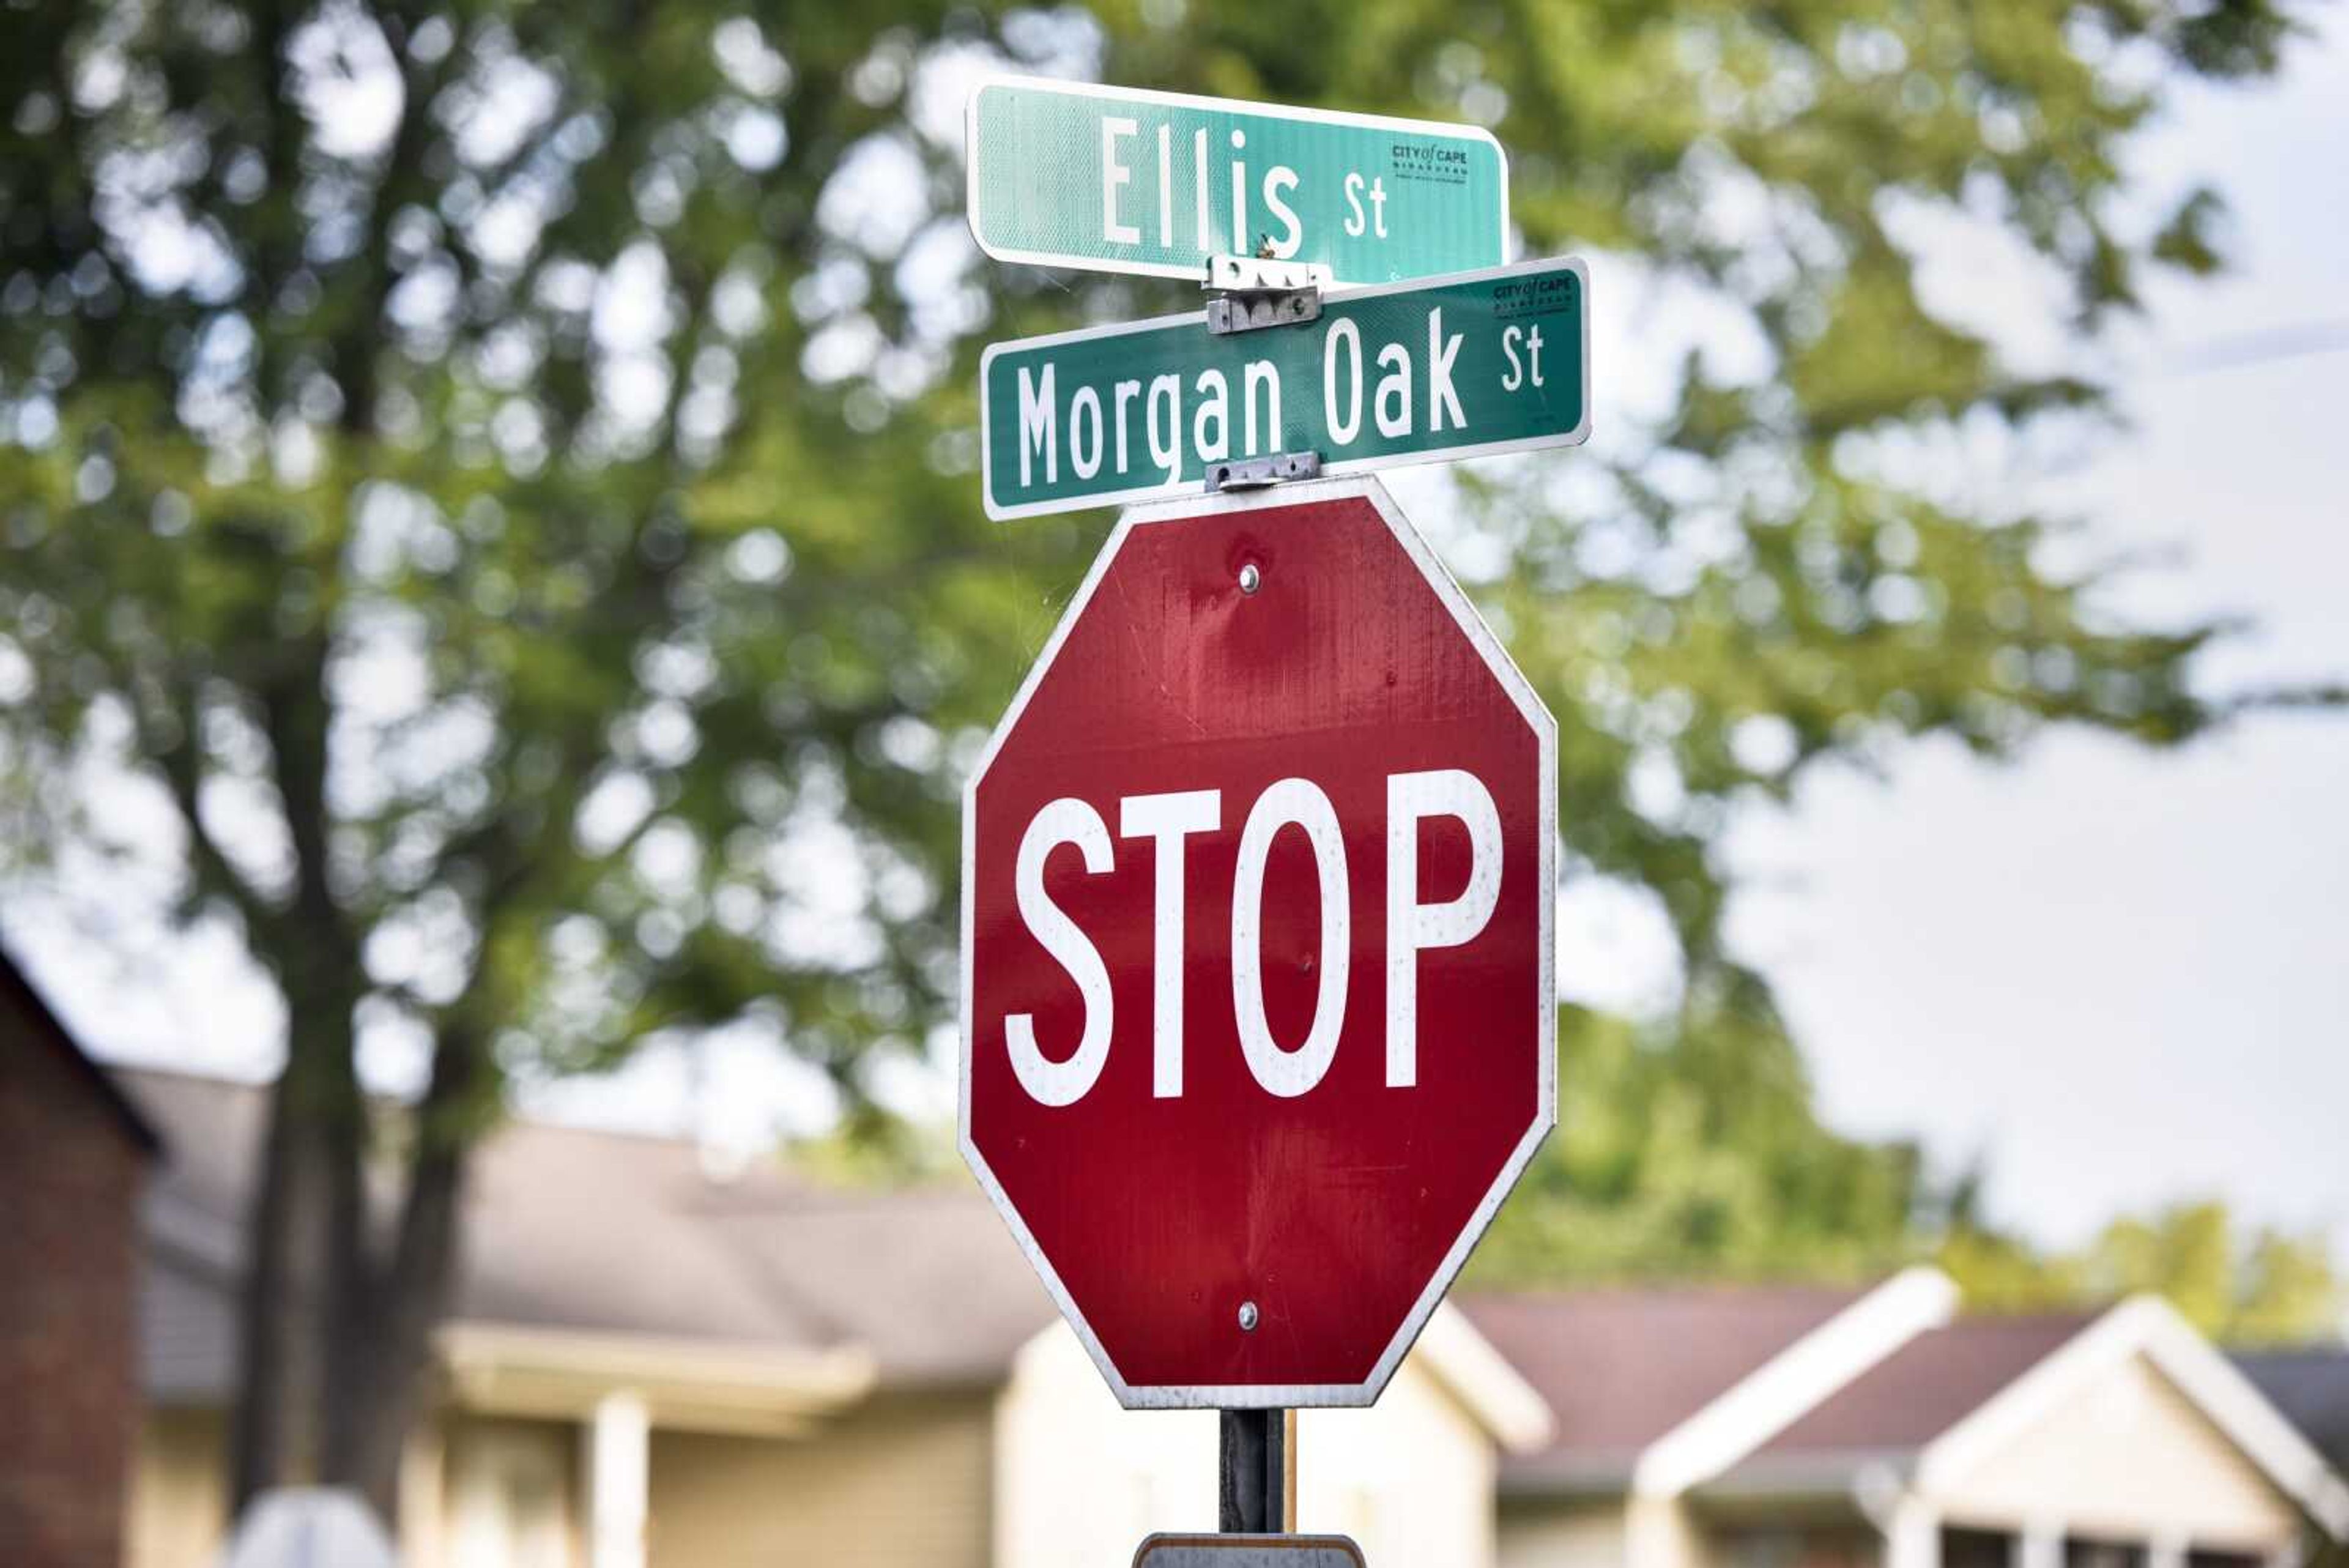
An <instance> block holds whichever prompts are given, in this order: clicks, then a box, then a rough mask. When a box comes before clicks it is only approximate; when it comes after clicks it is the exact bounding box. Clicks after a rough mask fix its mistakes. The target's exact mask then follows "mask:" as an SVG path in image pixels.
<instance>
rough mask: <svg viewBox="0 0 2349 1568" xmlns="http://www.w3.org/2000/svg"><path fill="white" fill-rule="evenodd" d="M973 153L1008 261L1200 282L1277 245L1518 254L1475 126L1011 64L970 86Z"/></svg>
mask: <svg viewBox="0 0 2349 1568" xmlns="http://www.w3.org/2000/svg"><path fill="white" fill-rule="evenodd" d="M968 162H969V179H970V185H969V212H970V232H971V234H973V235H974V236H975V237H976V238H977V239H978V244H979V248H980V249H981V250H984V251H985V252H987V254H989V255H991V256H994V257H996V258H998V259H999V260H1002V261H1012V262H1032V263H1035V264H1037V265H1042V266H1063V267H1082V268H1086V269H1089V270H1092V271H1096V272H1124V273H1146V274H1150V275H1154V276H1159V277H1188V278H1203V277H1204V276H1205V275H1206V269H1207V262H1208V259H1209V258H1210V257H1212V256H1217V255H1242V256H1247V255H1256V254H1258V253H1259V251H1260V249H1262V248H1263V247H1266V246H1269V247H1270V251H1271V254H1272V255H1273V256H1274V257H1275V258H1277V259H1278V260H1282V261H1293V262H1306V263H1319V264H1320V265H1326V266H1327V267H1329V268H1330V276H1331V278H1332V280H1333V281H1335V282H1337V283H1340V284H1371V283H1392V282H1397V281H1400V280H1401V279H1403V278H1412V277H1430V276H1433V275H1437V274H1440V273H1451V272H1464V271H1466V270H1468V269H1469V268H1471V267H1480V266H1495V265H1499V264H1500V263H1501V262H1502V261H1504V260H1506V256H1507V250H1506V246H1507V243H1508V232H1509V180H1508V161H1507V159H1506V157H1505V156H1504V155H1503V154H1502V151H1501V145H1500V143H1499V142H1497V141H1495V140H1493V138H1492V137H1491V135H1490V134H1488V133H1487V132H1485V131H1483V130H1478V129H1476V128H1475V127H1474V126H1467V125H1440V124H1436V123H1434V122H1433V121H1430V120H1419V119H1385V118H1383V117H1381V116H1378V115H1369V114H1330V113H1326V112H1324V111H1322V110H1319V109H1284V108H1281V107H1279V106H1278V105H1273V104H1257V103H1242V102H1238V101H1236V100H1233V99H1218V98H1189V97H1185V96H1183V95H1181V94H1178V93H1164V92H1139V91H1135V90H1133V89H1132V88H1111V87H1095V86H1091V85H1088V84H1084V83H1078V82H1058V81H1040V80H1036V79H1033V78H1003V79H998V80H993V81H988V82H984V83H981V84H980V86H979V87H978V89H977V90H976V91H974V92H973V93H972V94H971V97H970V109H969V124H968Z"/></svg>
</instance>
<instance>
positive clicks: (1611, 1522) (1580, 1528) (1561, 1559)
mask: <svg viewBox="0 0 2349 1568" xmlns="http://www.w3.org/2000/svg"><path fill="white" fill-rule="evenodd" d="M1627 1552H1628V1547H1627V1545H1626V1542H1625V1540H1624V1531H1623V1505H1622V1504H1621V1503H1620V1502H1615V1501H1608V1502H1587V1501H1547V1500H1544V1501H1523V1502H1506V1503H1504V1504H1503V1505H1502V1509H1501V1521H1500V1536H1499V1550H1498V1557H1497V1563H1498V1568H1624V1559H1625V1556H1626V1553H1627Z"/></svg>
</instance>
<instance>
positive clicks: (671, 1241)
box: [122, 1071, 1548, 1448]
mask: <svg viewBox="0 0 2349 1568" xmlns="http://www.w3.org/2000/svg"><path fill="white" fill-rule="evenodd" d="M122 1078H123V1082H124V1085H125V1086H126V1087H127V1088H128V1090H129V1092H130V1093H131V1094H132V1095H133V1096H136V1097H137V1098H138V1099H139V1101H140V1103H141V1104H142V1105H144V1106H147V1107H148V1108H149V1110H150V1113H151V1114H152V1115H153V1116H154V1117H155V1119H156V1120H157V1121H158V1122H159V1123H160V1125H161V1126H163V1127H164V1128H165V1129H166V1130H167V1132H168V1134H169V1136H170V1137H171V1138H172V1140H173V1142H174V1144H175V1145H176V1146H177V1147H183V1148H185V1149H187V1150H188V1151H189V1158H186V1159H184V1160H181V1161H176V1162H175V1163H174V1165H173V1167H172V1168H171V1169H170V1170H169V1171H167V1172H165V1173H164V1175H163V1179H161V1180H160V1181H158V1182H156V1183H154V1184H152V1186H151V1188H150V1194H149V1199H148V1204H147V1210H146V1219H147V1232H148V1262H149V1267H148V1273H147V1281H146V1286H145V1292H144V1298H143V1300H142V1302H141V1303H140V1309H141V1314H142V1317H143V1320H144V1329H145V1332H144V1334H143V1339H144V1343H145V1345H146V1386H147V1388H148V1390H149V1393H150V1397H155V1398H157V1399H160V1400H163V1401H166V1402H171V1403H180V1404H209V1403H217V1402H219V1401H221V1400H222V1399H224V1398H225V1397H227V1395H228V1393H229V1391H230V1389H231V1388H232V1387H233V1385H234V1381H235V1368H236V1352H235V1347H236V1343H237V1340H236V1333H235V1310H234V1302H235V1292H236V1288H237V1282H238V1280H239V1279H240V1277H241V1274H242V1270H243V1231H244V1215H245V1214H246V1212H247V1211H248V1209H249V1207H250V1203H249V1199H250V1194H251V1190H252V1182H253V1180H254V1165H255V1156H256V1152H257V1151H258V1149H259V1147H261V1136H262V1131H263V1123H264V1113H265V1110H266V1100H267V1096H266V1095H265V1093H264V1089H263V1088H262V1087H261V1086H259V1085H247V1084H235V1083H228V1082H223V1081H222V1080H219V1079H213V1078H203V1077H192V1076H187V1075H179V1074H171V1073H157V1072H145V1071H138V1072H125V1073H124V1074H123V1075H122ZM377 1199H378V1202H380V1203H382V1204H384V1205H386V1206H387V1207H388V1204H389V1203H390V1201H391V1199H392V1194H391V1192H390V1191H389V1190H388V1189H385V1190H383V1191H380V1192H378V1194H377ZM461 1233H462V1247H463V1252H462V1256H461V1258H460V1265H459V1270H458V1281H457V1299H456V1303H455V1308H454V1311H453V1312H452V1314H451V1323H452V1327H453V1328H454V1329H456V1330H458V1331H459V1337H460V1340H461V1346H460V1359H463V1360H465V1361H466V1362H467V1363H468V1364H469V1365H468V1366H467V1367H466V1368H463V1369H460V1370H467V1371H471V1370H472V1368H471V1362H472V1361H473V1360H474V1359H475V1358H477V1357H481V1356H487V1357H492V1358H502V1360H503V1361H504V1363H505V1370H506V1372H507V1373H508V1374H510V1375H511V1376H510V1377H509V1381H510V1382H511V1383H512V1385H513V1386H514V1387H516V1388H523V1387H524V1386H526V1385H528V1386H533V1387H535V1388H539V1389H543V1386H544V1382H543V1380H544V1378H545V1376H547V1375H548V1374H549V1372H550V1369H552V1368H556V1367H558V1364H559V1366H568V1367H572V1368H574V1369H575V1368H578V1367H583V1366H588V1365H589V1364H591V1363H592V1364H594V1365H595V1366H613V1365H616V1364H618V1363H620V1362H625V1363H626V1365H628V1366H631V1367H633V1368H636V1369H637V1370H639V1371H642V1370H645V1369H646V1367H647V1360H646V1357H647V1355H654V1356H656V1358H657V1360H658V1362H659V1366H660V1368H662V1369H665V1370H666V1372H667V1373H668V1374H670V1375H673V1380H679V1381H691V1380H694V1379H699V1380H701V1381H703V1382H705V1383H707V1382H709V1381H713V1380H714V1381H719V1382H723V1381H728V1380H736V1381H739V1380H740V1378H741V1377H742V1376H747V1374H748V1369H749V1368H750V1367H752V1366H760V1367H764V1368H768V1369H776V1368H778V1367H781V1368H783V1369H784V1370H785V1371H786V1372H788V1369H789V1368H790V1367H792V1366H797V1367H798V1368H800V1369H801V1370H802V1372H803V1373H804V1374H805V1376H806V1379H807V1380H808V1382H809V1383H810V1385H811V1386H823V1387H824V1388H829V1389H833V1390H834V1391H837V1390H839V1389H841V1388H844V1387H848V1386H851V1385H854V1384H856V1383H857V1377H856V1376H849V1374H848V1370H847V1369H849V1368H851V1367H856V1368H862V1369H863V1371H862V1373H861V1376H862V1377H863V1378H864V1382H866V1383H877V1384H878V1385H880V1386H886V1387H895V1388H901V1389H902V1388H913V1387H945V1386H985V1385H990V1384H994V1383H999V1382H1000V1381H1002V1380H1003V1378H1004V1377H1005V1376H1008V1375H1009V1370H1010V1367H1011V1365H1012V1361H1013V1357H1014V1355H1015V1354H1016V1353H1017V1352H1018V1351H1019V1349H1020V1347H1021V1346H1023V1345H1026V1344H1027V1343H1028V1342H1029V1341H1030V1340H1031V1339H1033V1338H1034V1337H1035V1336H1036V1335H1037V1334H1039V1333H1040V1332H1041V1331H1043V1330H1044V1329H1046V1328H1047V1327H1049V1326H1050V1325H1051V1324H1053V1323H1054V1322H1055V1321H1056V1320H1057V1314H1056V1313H1055V1311H1054V1309H1053V1306H1052V1303H1051V1300H1050V1297H1049V1296H1048V1295H1046V1293H1045V1292H1044V1289H1043V1287H1042V1285H1041V1284H1040V1282H1038V1281H1037V1278H1036V1275H1035V1273H1034V1272H1033V1270H1032V1269H1030V1266H1029V1263H1028V1261H1027V1259H1026V1258H1024V1257H1023V1256H1021V1254H1020V1252H1019V1248H1018V1246H1017V1245H1016V1244H1015V1243H1014V1242H1013V1241H1012V1240H1011V1237H1010V1234H1009V1231H1006V1230H1005V1228H1004V1226H1003V1222H1002V1220H1000V1219H999V1217H998V1216H997V1214H996V1212H995V1210H994V1208H993V1207H992V1205H990V1204H989V1203H988V1200H987V1199H986V1198H985V1196H984V1195H982V1194H981V1193H980V1192H979V1191H978V1189H977V1188H976V1187H974V1186H970V1185H968V1184H967V1183H965V1182H962V1181H955V1182H952V1183H946V1184H940V1185H936V1186H933V1187H928V1188H923V1189H914V1190H910V1191H907V1190H897V1191H891V1192H863V1191H842V1190H839V1189H833V1188H829V1187H824V1186H821V1185H818V1184H814V1183H811V1182H808V1181H806V1180H803V1179H798V1178H795V1177H793V1176H792V1175H791V1174H790V1173H789V1172H787V1171H785V1170H783V1169H781V1168H779V1167H777V1166H774V1165H772V1164H760V1163H754V1164H752V1165H750V1167H748V1168H743V1169H741V1170H740V1171H732V1172H730V1171H726V1170H723V1169H720V1168H714V1167H713V1166H712V1165H711V1164H710V1162H709V1161H708V1160H707V1159H706V1158H704V1156H703V1154H702V1153H701V1151H700V1150H699V1149H698V1148H697V1147H696V1146H695V1145H694V1144H692V1143H690V1142H688V1141H686V1140H681V1139H676V1138H662V1137H638V1136H631V1135H625V1134H613V1133H605V1132H595V1131H589V1130H585V1129H581V1128H575V1127H555V1126H549V1125H546V1124H543V1123H536V1122H530V1121H514V1122H510V1123H508V1124H506V1125H505V1126H504V1127H501V1128H500V1129H499V1131H498V1132H497V1134H496V1135H495V1136H494V1137H491V1138H490V1139H489V1140H487V1141H486V1142H485V1143H484V1144H483V1145H482V1146H481V1148H480V1149H479V1151H478V1152H477V1154H476V1156H475V1158H474V1161H473V1165H472V1168H471V1178H470V1180H469V1183H468V1186H467V1190H466V1195H465V1217H464V1226H463V1229H462V1232H461ZM1420 1351H1421V1354H1422V1357H1423V1360H1424V1362H1425V1363H1426V1365H1427V1366H1428V1368H1429V1370H1430V1371H1431V1373H1433V1375H1434V1376H1437V1377H1438V1378H1440V1379H1441V1380H1443V1381H1444V1384H1445V1385H1446V1386H1449V1387H1450V1388H1451V1389H1452V1391H1453V1392H1454V1395H1455V1396H1456V1397H1459V1398H1460V1400H1461V1402H1462V1403H1463V1405H1464V1407H1467V1408H1468V1409H1469V1411H1470V1412H1471V1413H1472V1415H1474V1416H1475V1418H1477V1419H1478V1420H1479V1421H1480V1422H1482V1423H1483V1424H1484V1425H1485V1427H1486V1428H1488V1429H1489V1430H1491V1431H1492V1432H1493V1434H1494V1435H1495V1438H1498V1439H1499V1440H1500V1441H1501V1443H1502V1444H1503V1446H1504V1447H1509V1448H1516V1447H1523V1446H1526V1444H1529V1443H1533V1442H1538V1441H1540V1440H1541V1439H1542V1438H1543V1437H1545V1436H1546V1435H1547V1425H1548V1423H1547V1411H1545V1410H1544V1409H1542V1407H1541V1402H1540V1400H1539V1398H1538V1397H1537V1396H1536V1395H1535V1393H1534V1392H1533V1391H1532V1390H1531V1389H1529V1388H1526V1386H1524V1385H1523V1384H1522V1383H1521V1382H1520V1381H1519V1380H1518V1378H1517V1376H1516V1372H1515V1371H1514V1370H1513V1369H1512V1368H1511V1367H1509V1366H1507V1365H1506V1362H1504V1361H1503V1360H1502V1358H1500V1357H1498V1356H1496V1355H1494V1353H1493V1352H1492V1350H1491V1348H1490V1347H1489V1346H1488V1345H1486V1344H1485V1341H1484V1340H1483V1339H1482V1338H1481V1337H1480V1336H1479V1335H1478V1334H1476V1332H1475V1329H1474V1328H1473V1327H1471V1326H1470V1325H1469V1324H1467V1323H1465V1322H1464V1321H1461V1322H1456V1323H1455V1322H1454V1320H1453V1317H1452V1314H1440V1316H1439V1321H1438V1322H1437V1323H1433V1324H1430V1327H1429V1330H1428V1332H1427V1333H1426V1334H1424V1335H1423V1338H1422V1340H1421V1343H1420ZM730 1358H731V1359H730ZM779 1375H781V1374H779ZM531 1379H538V1380H539V1381H538V1382H537V1383H536V1384H534V1385H533V1384H530V1380H531ZM859 1386H861V1385H859ZM516 1397H524V1396H523V1395H517V1396H516Z"/></svg>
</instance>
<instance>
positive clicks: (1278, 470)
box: [1206, 452, 1321, 495]
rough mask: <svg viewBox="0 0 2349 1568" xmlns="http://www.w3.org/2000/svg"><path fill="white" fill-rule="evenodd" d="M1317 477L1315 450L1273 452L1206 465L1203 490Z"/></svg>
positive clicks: (1260, 486) (1318, 456)
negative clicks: (1268, 454)
mask: <svg viewBox="0 0 2349 1568" xmlns="http://www.w3.org/2000/svg"><path fill="white" fill-rule="evenodd" d="M1320 477H1321V454H1320V453H1319V452H1274V453H1272V454H1271V455H1270V456H1269V457H1244V458H1240V459H1237V461H1235V462H1217V463H1211V464H1209V465H1208V468H1207V483H1206V491H1207V493H1208V494H1210V495H1213V494H1216V493H1217V492H1219V491H1225V490H1264V489H1268V488H1269V487H1271V486H1272V485H1276V484H1286V483H1288V482H1289V481H1290V480H1292V479H1319V478H1320Z"/></svg>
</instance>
